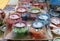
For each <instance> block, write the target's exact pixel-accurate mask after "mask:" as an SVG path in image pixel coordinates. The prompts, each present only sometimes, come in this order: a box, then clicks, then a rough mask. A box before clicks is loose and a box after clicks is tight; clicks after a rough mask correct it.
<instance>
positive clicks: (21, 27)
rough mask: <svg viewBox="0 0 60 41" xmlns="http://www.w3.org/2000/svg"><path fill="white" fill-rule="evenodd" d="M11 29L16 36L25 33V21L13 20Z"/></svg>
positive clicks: (26, 29)
mask: <svg viewBox="0 0 60 41" xmlns="http://www.w3.org/2000/svg"><path fill="white" fill-rule="evenodd" d="M12 31H13V33H14V34H15V36H18V37H20V36H23V35H25V33H27V32H28V28H27V24H26V22H25V21H21V20H17V21H15V22H14V24H13V26H12Z"/></svg>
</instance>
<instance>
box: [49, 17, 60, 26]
mask: <svg viewBox="0 0 60 41" xmlns="http://www.w3.org/2000/svg"><path fill="white" fill-rule="evenodd" d="M50 21H51V23H52V24H54V25H55V26H57V27H60V18H57V17H52V18H51V19H50Z"/></svg>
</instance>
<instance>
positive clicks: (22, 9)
mask: <svg viewBox="0 0 60 41" xmlns="http://www.w3.org/2000/svg"><path fill="white" fill-rule="evenodd" d="M16 12H17V13H20V15H21V17H22V20H27V15H28V13H27V8H25V7H17V8H16Z"/></svg>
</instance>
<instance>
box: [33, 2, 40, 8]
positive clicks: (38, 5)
mask: <svg viewBox="0 0 60 41" xmlns="http://www.w3.org/2000/svg"><path fill="white" fill-rule="evenodd" d="M32 6H34V7H40V3H38V2H33V3H32Z"/></svg>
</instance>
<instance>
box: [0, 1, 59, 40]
mask: <svg viewBox="0 0 60 41" xmlns="http://www.w3.org/2000/svg"><path fill="white" fill-rule="evenodd" d="M55 5H56V4H55ZM55 5H54V6H52V5H51V4H50V6H51V8H50V10H49V11H48V7H47V3H46V0H29V1H28V0H18V5H16V6H15V7H13V8H12V7H10V6H8V7H9V9H8V8H7V7H5V9H4V10H5V11H6V10H8V11H9V13H8V15H5V14H6V13H7V12H6V13H5V12H4V10H1V9H0V30H1V32H2V33H4V36H3V37H4V39H10V40H23V39H24V40H49V39H53V41H56V40H57V41H58V40H59V38H57V39H56V37H60V11H59V10H60V8H59V6H55ZM54 7H55V8H54ZM10 10H11V12H10ZM2 33H1V36H0V37H2Z"/></svg>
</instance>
